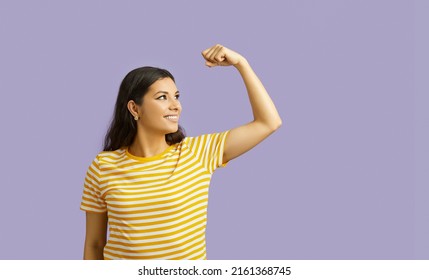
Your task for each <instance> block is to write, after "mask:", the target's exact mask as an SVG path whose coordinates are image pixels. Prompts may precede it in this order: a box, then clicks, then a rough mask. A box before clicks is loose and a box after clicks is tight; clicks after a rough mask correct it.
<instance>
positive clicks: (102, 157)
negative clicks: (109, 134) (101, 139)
mask: <svg viewBox="0 0 429 280" xmlns="http://www.w3.org/2000/svg"><path fill="white" fill-rule="evenodd" d="M124 155H125V148H120V149H117V150H115V151H101V152H99V153H98V154H97V155H96V156H95V158H94V160H93V163H95V164H97V165H98V166H100V165H103V164H105V163H114V162H116V161H118V160H121V159H122V158H123V157H124Z"/></svg>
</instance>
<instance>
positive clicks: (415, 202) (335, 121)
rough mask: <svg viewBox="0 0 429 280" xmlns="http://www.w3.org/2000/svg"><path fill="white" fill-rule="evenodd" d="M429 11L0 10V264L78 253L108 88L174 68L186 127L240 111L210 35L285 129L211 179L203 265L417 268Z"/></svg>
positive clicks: (349, 4) (424, 249) (265, 6)
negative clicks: (149, 71)
mask: <svg viewBox="0 0 429 280" xmlns="http://www.w3.org/2000/svg"><path fill="white" fill-rule="evenodd" d="M425 2H426V1H415V2H413V1H408V0H404V1H394V0H383V1H382V0H366V1H346V0H343V1H340V0H325V1H315V0H314V1H309V0H300V1H297V0H296V1H224V0H220V1H216V2H215V3H213V2H204V1H186V2H185V1H109V2H107V1H68V2H65V1H1V2H0V32H1V38H0V40H1V44H0V94H1V103H0V109H1V110H0V124H1V131H2V133H1V137H0V141H1V147H2V148H3V150H2V153H1V155H2V157H1V174H2V175H1V178H2V180H1V183H0V185H1V194H0V196H1V203H0V217H1V225H0V227H1V229H0V259H81V258H82V255H83V243H84V237H85V213H84V212H83V211H81V210H79V205H80V200H81V195H82V190H83V179H84V176H85V172H86V169H87V167H88V166H89V164H90V163H91V161H92V159H93V158H94V156H95V155H96V154H97V153H98V152H99V151H100V149H101V142H102V138H103V136H104V133H105V131H106V129H107V125H108V123H109V120H110V118H111V115H112V112H113V106H114V102H115V99H116V95H117V89H118V87H119V83H120V81H121V79H122V78H123V77H124V75H125V74H126V73H127V72H128V71H130V70H131V69H134V68H136V67H139V66H143V65H153V66H158V67H163V68H166V69H169V70H170V71H171V72H172V73H173V75H175V77H176V81H177V86H178V88H179V90H180V91H181V93H182V95H181V99H182V104H183V107H184V111H183V115H182V120H181V124H182V125H183V126H184V127H185V129H186V131H187V134H188V135H198V134H202V133H209V132H217V131H223V130H226V129H230V128H232V127H235V126H238V125H241V124H243V123H245V122H248V121H250V120H251V118H252V114H251V109H250V105H249V103H248V100H247V94H246V91H245V88H244V84H243V82H242V80H241V78H240V76H239V74H238V72H237V71H235V69H233V68H225V67H223V68H212V69H209V68H207V67H205V66H204V61H203V59H202V56H201V55H200V52H201V51H202V50H204V49H205V48H208V47H210V46H212V45H213V44H216V43H221V44H223V45H225V46H227V47H229V48H231V49H233V50H236V51H237V52H239V53H241V54H242V55H244V56H245V57H246V58H247V59H248V60H249V62H250V63H251V65H252V66H253V68H254V70H255V72H256V73H257V74H258V75H259V77H260V79H261V80H262V82H263V83H264V85H265V87H266V89H267V90H268V92H269V93H270V95H271V97H272V99H273V100H274V102H275V104H276V105H277V108H278V110H279V112H280V115H281V116H282V119H283V126H282V127H281V129H280V130H279V131H277V132H276V133H275V134H273V135H272V136H271V137H270V138H268V139H267V140H266V141H264V142H263V143H261V144H260V145H259V146H257V147H256V148H255V149H253V150H252V151H250V152H248V153H247V154H245V155H243V156H242V157H240V158H237V159H235V160H233V161H232V162H231V163H230V164H229V165H228V167H227V168H223V169H219V170H218V171H216V173H215V175H214V177H213V180H212V184H211V187H210V194H209V210H208V225H207V253H208V259H428V258H429V241H428V240H427V236H429V225H428V220H429V219H428V217H429V214H428V213H429V193H428V186H429V180H428V175H427V174H428V172H427V170H429V169H428V160H427V159H428V158H429V155H428V154H429V151H428V148H427V146H426V145H425V144H424V143H429V137H428V113H427V108H428V106H427V105H428V94H427V92H429V86H428V82H427V77H426V76H425V73H426V74H427V73H428V72H427V65H429V60H428V59H427V58H428V57H427V54H425V51H424V50H425V49H429V44H428V42H429V41H428V40H427V37H424V36H426V35H424V34H426V32H425V31H426V30H427V28H426V26H428V24H429V21H428V20H427V19H428V18H429V17H428V16H427V14H425V11H428V4H427V3H425Z"/></svg>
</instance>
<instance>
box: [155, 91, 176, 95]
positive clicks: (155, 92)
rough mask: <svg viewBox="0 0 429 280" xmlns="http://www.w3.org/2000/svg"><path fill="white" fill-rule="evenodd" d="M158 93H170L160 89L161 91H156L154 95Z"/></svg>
mask: <svg viewBox="0 0 429 280" xmlns="http://www.w3.org/2000/svg"><path fill="white" fill-rule="evenodd" d="M158 93H166V94H168V91H163V90H160V91H157V92H155V93H154V94H153V96H155V95H157V94H158ZM175 93H179V91H176V92H175Z"/></svg>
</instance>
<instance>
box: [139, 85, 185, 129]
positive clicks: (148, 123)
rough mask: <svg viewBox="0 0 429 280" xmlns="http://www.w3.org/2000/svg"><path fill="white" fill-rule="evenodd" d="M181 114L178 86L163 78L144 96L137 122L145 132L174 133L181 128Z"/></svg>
mask: <svg viewBox="0 0 429 280" xmlns="http://www.w3.org/2000/svg"><path fill="white" fill-rule="evenodd" d="M181 112H182V106H181V105H180V101H179V91H178V90H177V87H176V84H175V83H174V81H173V80H172V79H170V78H163V79H159V80H157V81H156V82H154V83H153V84H152V85H151V86H150V87H149V90H148V92H147V93H146V94H145V95H144V96H143V102H142V105H141V106H139V117H140V119H139V120H138V121H137V122H138V124H139V126H141V127H142V128H143V130H144V131H145V132H153V133H162V134H163V135H165V134H169V133H174V132H176V131H177V130H178V128H179V117H180V113H181Z"/></svg>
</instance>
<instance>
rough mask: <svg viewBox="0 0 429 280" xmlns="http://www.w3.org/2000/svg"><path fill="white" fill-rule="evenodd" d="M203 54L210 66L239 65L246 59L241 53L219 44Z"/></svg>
mask: <svg viewBox="0 0 429 280" xmlns="http://www.w3.org/2000/svg"><path fill="white" fill-rule="evenodd" d="M201 54H202V55H203V57H204V59H205V60H206V65H207V66H208V67H214V66H230V65H233V66H237V65H239V64H240V63H242V62H243V61H244V60H245V59H244V57H243V56H241V55H240V54H238V53H236V52H234V51H232V50H230V49H228V48H226V47H224V46H222V45H219V44H217V45H215V46H213V47H211V48H208V49H206V50H204V51H203V52H201Z"/></svg>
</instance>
